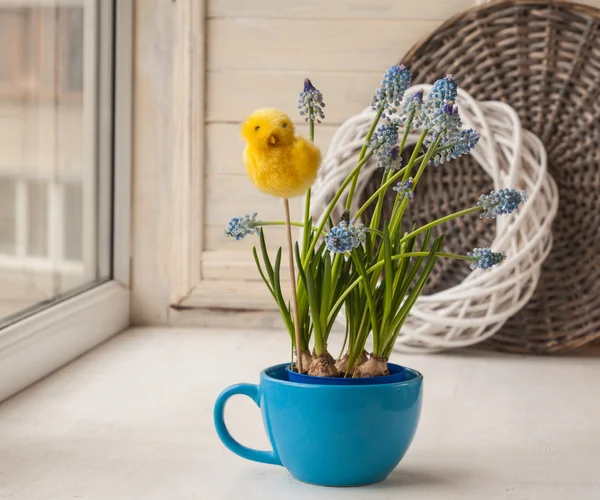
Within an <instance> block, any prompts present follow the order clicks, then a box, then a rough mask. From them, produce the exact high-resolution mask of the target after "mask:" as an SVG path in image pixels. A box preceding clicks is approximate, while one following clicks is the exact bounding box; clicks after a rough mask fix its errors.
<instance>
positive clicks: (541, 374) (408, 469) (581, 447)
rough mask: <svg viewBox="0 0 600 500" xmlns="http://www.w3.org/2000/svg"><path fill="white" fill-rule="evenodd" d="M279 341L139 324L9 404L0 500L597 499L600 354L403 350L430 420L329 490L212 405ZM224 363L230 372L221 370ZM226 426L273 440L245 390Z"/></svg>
mask: <svg viewBox="0 0 600 500" xmlns="http://www.w3.org/2000/svg"><path fill="white" fill-rule="evenodd" d="M288 349H289V345H288V338H287V335H286V334H284V333H281V332H266V333H265V332H231V331H216V330H213V331H208V330H168V329H149V328H145V329H134V330H130V331H129V332H127V333H125V334H121V335H119V336H117V337H115V338H114V339H112V340H110V341H109V342H107V343H106V344H104V345H102V346H100V347H99V348H97V349H95V350H94V351H92V352H91V353H88V354H87V355H86V356H84V357H82V358H81V359H79V360H77V361H75V362H73V363H72V364H70V365H69V366H67V367H66V368H64V369H62V370H60V371H59V372H57V373H55V374H53V375H51V376H50V377H48V378H47V379H45V380H44V381H42V382H40V383H38V384H37V385H35V386H33V387H31V388H29V389H28V390H26V391H24V392H22V393H21V394H19V395H17V396H15V397H13V398H12V399H10V400H8V401H6V402H5V403H3V404H2V405H1V406H0V498H2V499H17V500H37V499H44V500H50V499H61V500H62V499H72V498H78V499H98V500H120V499H125V500H136V499H143V500H154V499H156V500H180V499H181V500H183V499H190V500H191V499H209V500H221V499H223V500H225V499H227V500H232V499H243V500H253V499H259V498H260V499H277V500H295V499H302V500H306V499H311V500H313V499H314V500H319V499H330V498H340V499H344V500H349V499H369V500H371V499H379V498H383V499H387V498H389V499H392V498H394V499H400V498H401V499H411V500H418V499H431V500H434V499H443V500H452V499H469V500H470V499H473V500H494V499H503V500H504V499H515V500H526V499H527V500H534V499H540V500H541V499H543V500H554V499H556V500H559V499H560V500H564V499H569V500H571V499H576V500H587V499H590V500H592V499H594V500H596V499H600V351H599V350H598V349H594V350H590V351H588V352H587V353H585V354H583V355H578V356H560V357H533V356H517V355H505V354H498V353H485V352H460V353H452V354H446V355H427V356H408V355H407V356H403V355H396V356H395V358H394V361H396V362H399V363H402V364H405V365H407V366H411V367H414V368H417V369H418V370H420V371H421V372H423V374H424V377H425V395H424V404H423V413H422V418H421V424H420V427H419V429H418V431H417V435H416V437H415V440H414V442H413V444H412V447H411V449H410V450H409V452H408V454H407V455H406V457H405V458H404V460H403V462H402V463H401V464H400V466H399V467H398V469H397V470H396V471H395V472H394V473H392V475H391V476H390V477H389V479H388V480H387V481H386V482H384V483H381V484H379V485H375V486H369V487H364V488H352V489H349V488H345V489H337V488H319V487H315V486H309V485H306V484H301V483H298V482H296V481H295V480H294V479H292V478H291V477H290V476H289V474H288V473H287V472H286V471H285V469H283V468H281V467H276V466H269V465H262V464H257V463H252V462H248V461H245V460H243V459H242V458H240V457H238V456H236V455H233V454H232V453H230V452H229V451H228V450H226V449H225V447H224V446H222V445H221V443H220V442H219V440H218V438H217V436H216V434H215V431H214V429H213V424H212V406H213V402H214V400H215V398H216V396H217V394H218V393H219V392H220V390H221V389H223V388H224V387H226V386H228V385H230V384H233V383H236V382H244V381H246V382H256V381H257V380H258V373H259V371H260V369H262V368H263V367H265V366H267V365H271V364H275V363H278V362H281V361H285V360H286V359H287V357H288ZM224 360H226V361H227V364H226V365H223V366H222V365H221V364H220V363H221V362H223V361H224ZM226 417H227V420H228V423H229V426H230V428H231V429H232V432H233V434H234V435H235V436H236V437H237V438H238V439H239V440H240V441H241V442H243V443H244V444H247V445H249V446H257V447H266V446H267V439H266V436H265V434H264V430H263V429H262V424H261V421H260V415H259V411H258V409H257V408H256V407H255V406H254V404H253V403H252V402H251V401H250V400H249V399H247V398H244V397H242V396H239V397H236V398H234V399H233V400H231V402H230V404H229V406H228V408H227V415H226Z"/></svg>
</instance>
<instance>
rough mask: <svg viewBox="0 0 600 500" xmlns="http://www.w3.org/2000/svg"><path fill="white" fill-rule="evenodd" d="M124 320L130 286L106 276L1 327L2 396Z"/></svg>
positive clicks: (53, 367)
mask: <svg viewBox="0 0 600 500" xmlns="http://www.w3.org/2000/svg"><path fill="white" fill-rule="evenodd" d="M128 325H129V290H128V289H127V288H125V287H124V286H123V285H120V284H119V283H117V282H116V281H109V282H107V283H104V284H102V285H99V286H97V287H95V288H92V289H91V290H88V291H86V292H83V293H80V294H78V295H76V296H74V297H71V298H69V299H67V300H64V301H62V302H59V303H58V304H56V305H52V306H50V307H48V308H47V309H44V310H42V311H40V312H37V313H35V314H33V315H31V316H29V317H27V318H25V319H23V320H21V321H18V322H17V323H15V324H14V325H11V326H8V327H6V328H4V329H2V330H1V331H0V401H2V400H4V399H5V398H7V397H9V396H11V395H13V394H15V393H17V392H18V391H20V390H22V389H24V388H25V387H27V386H28V385H30V384H32V383H33V382H35V381H37V380H39V379H41V378H42V377H45V376H46V375H48V374H49V373H52V372H53V371H54V370H56V369H57V368H60V367H61V366H63V365H64V364H66V363H68V362H69V361H71V360H73V359H75V358H76V357H78V356H80V355H81V354H83V353H84V352H86V351H88V350H90V349H91V348H93V347H95V346H97V345H98V344H99V343H101V342H103V341H104V340H106V339H107V338H109V337H111V336H112V335H114V334H115V333H118V332H119V331H121V330H123V329H124V328H126V327H127V326H128ZM1 472H2V469H1V468H0V473H1ZM0 492H1V489H0ZM0 498H2V495H0Z"/></svg>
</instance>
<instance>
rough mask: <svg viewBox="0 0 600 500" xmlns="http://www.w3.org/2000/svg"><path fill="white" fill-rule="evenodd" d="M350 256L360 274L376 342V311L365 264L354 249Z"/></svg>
mask: <svg viewBox="0 0 600 500" xmlns="http://www.w3.org/2000/svg"><path fill="white" fill-rule="evenodd" d="M350 255H351V257H352V262H354V266H355V267H356V269H357V271H358V273H359V274H360V275H361V276H362V278H363V282H362V290H363V291H364V293H365V298H366V300H367V305H368V308H369V312H370V316H371V328H372V330H373V342H374V343H378V341H379V325H378V322H377V311H376V309H375V302H374V300H373V294H372V291H371V287H370V286H369V278H368V276H367V271H366V270H365V266H364V264H363V261H362V259H361V258H360V256H359V255H357V253H355V252H354V251H352V252H350Z"/></svg>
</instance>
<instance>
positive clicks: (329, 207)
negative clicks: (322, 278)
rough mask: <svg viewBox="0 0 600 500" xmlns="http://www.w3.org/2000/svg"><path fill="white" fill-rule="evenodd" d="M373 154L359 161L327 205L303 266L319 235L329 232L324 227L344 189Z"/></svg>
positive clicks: (306, 262)
mask: <svg viewBox="0 0 600 500" xmlns="http://www.w3.org/2000/svg"><path fill="white" fill-rule="evenodd" d="M372 154H373V153H372V152H369V153H367V154H366V156H365V157H364V158H363V159H362V160H361V161H360V162H358V165H356V167H354V170H352V172H350V175H348V177H346V179H345V180H344V182H342V185H341V186H340V187H339V189H338V190H337V193H335V196H334V197H333V199H332V200H331V201H330V202H329V205H327V210H325V213H324V214H323V216H322V217H321V222H320V224H319V227H318V228H316V233H317V234H315V237H314V238H313V239H312V241H311V242H310V246H309V247H308V251H307V253H306V255H305V256H304V261H303V262H302V265H303V266H306V265H307V264H308V258H309V256H310V254H311V253H312V251H313V250H314V249H315V246H316V245H317V241H318V240H319V236H321V235H323V234H325V235H326V234H327V233H324V231H323V228H324V227H325V224H326V223H327V219H329V216H330V215H331V212H332V211H333V209H334V208H335V204H336V203H337V202H338V200H339V199H340V198H341V196H342V194H343V192H344V190H345V189H346V187H347V186H348V184H350V181H351V180H352V177H353V176H354V174H355V173H356V174H357V173H358V172H359V171H360V169H361V168H362V167H363V165H364V164H365V163H367V161H369V158H371V155H372Z"/></svg>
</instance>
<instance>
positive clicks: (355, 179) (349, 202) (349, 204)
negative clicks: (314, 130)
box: [346, 107, 383, 210]
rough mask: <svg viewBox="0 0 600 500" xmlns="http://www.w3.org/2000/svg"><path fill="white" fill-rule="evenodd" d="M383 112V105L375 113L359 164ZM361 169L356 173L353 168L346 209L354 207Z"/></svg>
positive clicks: (361, 151)
mask: <svg viewBox="0 0 600 500" xmlns="http://www.w3.org/2000/svg"><path fill="white" fill-rule="evenodd" d="M382 113H383V107H382V108H380V109H379V110H378V111H377V114H376V115H375V118H374V119H373V123H372V125H371V128H370V129H369V132H368V133H367V137H365V142H364V144H363V147H362V149H361V150H360V155H359V156H358V163H359V164H360V162H361V160H362V159H363V158H364V157H365V154H366V153H367V148H368V147H369V142H370V141H371V137H373V133H374V132H375V129H376V128H377V124H378V123H379V119H380V118H381V114H382ZM355 170H356V169H355ZM359 171H360V169H358V170H356V173H354V170H353V171H352V174H350V175H351V176H352V186H350V191H349V192H348V199H347V200H346V210H350V208H351V207H352V198H353V197H354V191H355V189H356V183H357V182H358V172H359Z"/></svg>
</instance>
